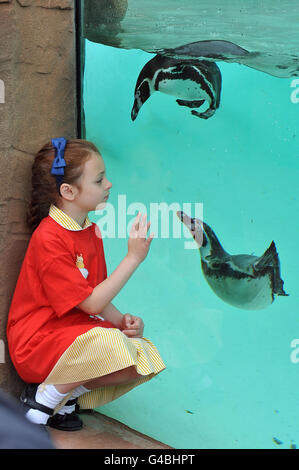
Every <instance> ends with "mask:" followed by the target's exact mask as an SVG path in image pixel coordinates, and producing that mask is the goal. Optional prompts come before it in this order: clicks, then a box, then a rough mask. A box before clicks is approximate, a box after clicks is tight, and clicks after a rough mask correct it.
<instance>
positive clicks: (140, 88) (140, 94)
mask: <svg viewBox="0 0 299 470" xmlns="http://www.w3.org/2000/svg"><path fill="white" fill-rule="evenodd" d="M150 96H151V88H150V84H149V81H148V80H143V81H142V82H141V83H140V84H138V82H137V85H136V88H135V95H134V104H133V108H132V111H131V118H132V121H135V119H136V118H137V116H138V113H139V110H140V108H141V106H142V105H143V103H145V102H146V100H147V99H148V98H149V97H150Z"/></svg>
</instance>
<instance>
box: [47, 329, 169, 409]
mask: <svg viewBox="0 0 299 470" xmlns="http://www.w3.org/2000/svg"><path fill="white" fill-rule="evenodd" d="M130 366H135V368H136V371H137V373H138V374H139V375H140V377H139V378H138V379H136V380H135V381H133V382H130V383H127V384H122V385H109V386H108V385H107V386H103V387H100V388H96V389H93V390H91V391H90V392H88V393H85V394H84V395H81V397H79V399H78V404H79V406H80V408H85V409H87V408H89V409H92V408H96V407H98V406H101V405H104V404H105V403H108V402H110V401H112V400H115V399H116V398H118V397H120V396H121V395H123V394H124V393H127V392H128V391H130V390H132V389H133V388H134V387H136V386H137V385H140V384H142V383H144V382H146V381H148V380H150V379H151V378H153V377H154V376H155V375H157V374H158V373H159V372H161V371H162V370H163V369H165V364H164V362H163V360H162V359H161V357H160V354H159V352H158V350H157V348H156V347H155V346H154V345H153V344H152V343H151V341H149V340H148V339H146V338H129V337H127V336H126V335H125V334H124V333H122V332H121V331H120V330H119V329H118V328H101V327H95V328H92V329H90V330H89V331H88V332H87V333H84V334H82V335H80V336H78V337H77V338H76V339H75V341H74V342H73V343H72V344H71V345H70V346H69V347H68V348H67V350H66V351H65V352H64V353H63V354H62V356H61V357H60V358H59V360H58V361H57V363H56V364H55V366H54V368H53V369H52V370H51V372H50V374H49V375H48V377H47V378H46V380H45V381H44V384H57V385H58V384H67V383H75V382H82V381H84V380H86V381H88V380H92V379H95V378H98V377H102V376H104V375H107V374H112V373H113V372H116V371H119V370H121V369H125V368H127V367H130ZM71 395H72V392H70V393H69V394H68V395H67V397H66V398H65V399H64V400H63V402H61V403H60V404H59V406H58V407H57V408H56V409H55V412H57V411H58V410H59V409H60V408H61V407H62V406H63V405H64V404H65V403H66V401H67V400H69V398H70V396H71Z"/></svg>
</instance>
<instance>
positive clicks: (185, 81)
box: [131, 54, 222, 121]
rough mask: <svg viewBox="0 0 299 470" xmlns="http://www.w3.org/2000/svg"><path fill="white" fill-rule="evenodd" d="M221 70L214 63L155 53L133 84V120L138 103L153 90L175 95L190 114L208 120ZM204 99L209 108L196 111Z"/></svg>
mask: <svg viewBox="0 0 299 470" xmlns="http://www.w3.org/2000/svg"><path fill="white" fill-rule="evenodd" d="M221 82H222V79H221V72H220V70H219V67H218V66H217V65H216V64H215V62H208V61H205V60H202V61H199V60H191V59H187V60H186V59H183V60H181V59H172V58H169V57H164V56H162V55H160V54H157V55H156V56H155V57H153V58H152V59H151V60H150V61H149V62H147V63H146V64H145V66H144V67H143V68H142V70H141V72H140V74H139V76H138V79H137V82H136V87H135V93H134V104H133V108H132V112H131V118H132V121H134V120H135V119H136V117H137V115H138V113H139V110H140V108H141V106H142V105H143V104H144V103H145V102H146V100H148V98H149V97H150V96H151V95H152V94H153V93H154V92H155V91H160V92H162V93H166V94H167V95H172V96H176V97H177V98H178V99H177V100H176V101H177V103H178V105H179V106H186V107H188V108H191V109H192V111H191V113H192V114H193V115H194V116H197V117H199V118H201V119H209V118H210V117H211V116H213V114H214V113H215V111H216V109H217V108H219V105H220V95H221ZM205 101H207V102H208V103H209V108H208V109H207V110H206V111H205V112H202V113H200V112H198V111H196V110H195V109H194V108H199V107H200V106H202V105H203V104H204V102H205Z"/></svg>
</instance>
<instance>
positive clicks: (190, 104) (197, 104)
mask: <svg viewBox="0 0 299 470" xmlns="http://www.w3.org/2000/svg"><path fill="white" fill-rule="evenodd" d="M176 102H177V104H178V105H180V106H187V107H188V108H199V107H200V106H202V105H203V104H204V102H205V100H199V101H186V100H176Z"/></svg>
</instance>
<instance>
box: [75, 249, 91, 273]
mask: <svg viewBox="0 0 299 470" xmlns="http://www.w3.org/2000/svg"><path fill="white" fill-rule="evenodd" d="M76 266H77V268H78V269H79V270H80V271H81V273H82V276H83V277H85V279H87V276H88V274H89V272H88V271H87V269H86V268H85V266H84V260H83V255H82V253H80V255H77V259H76Z"/></svg>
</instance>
